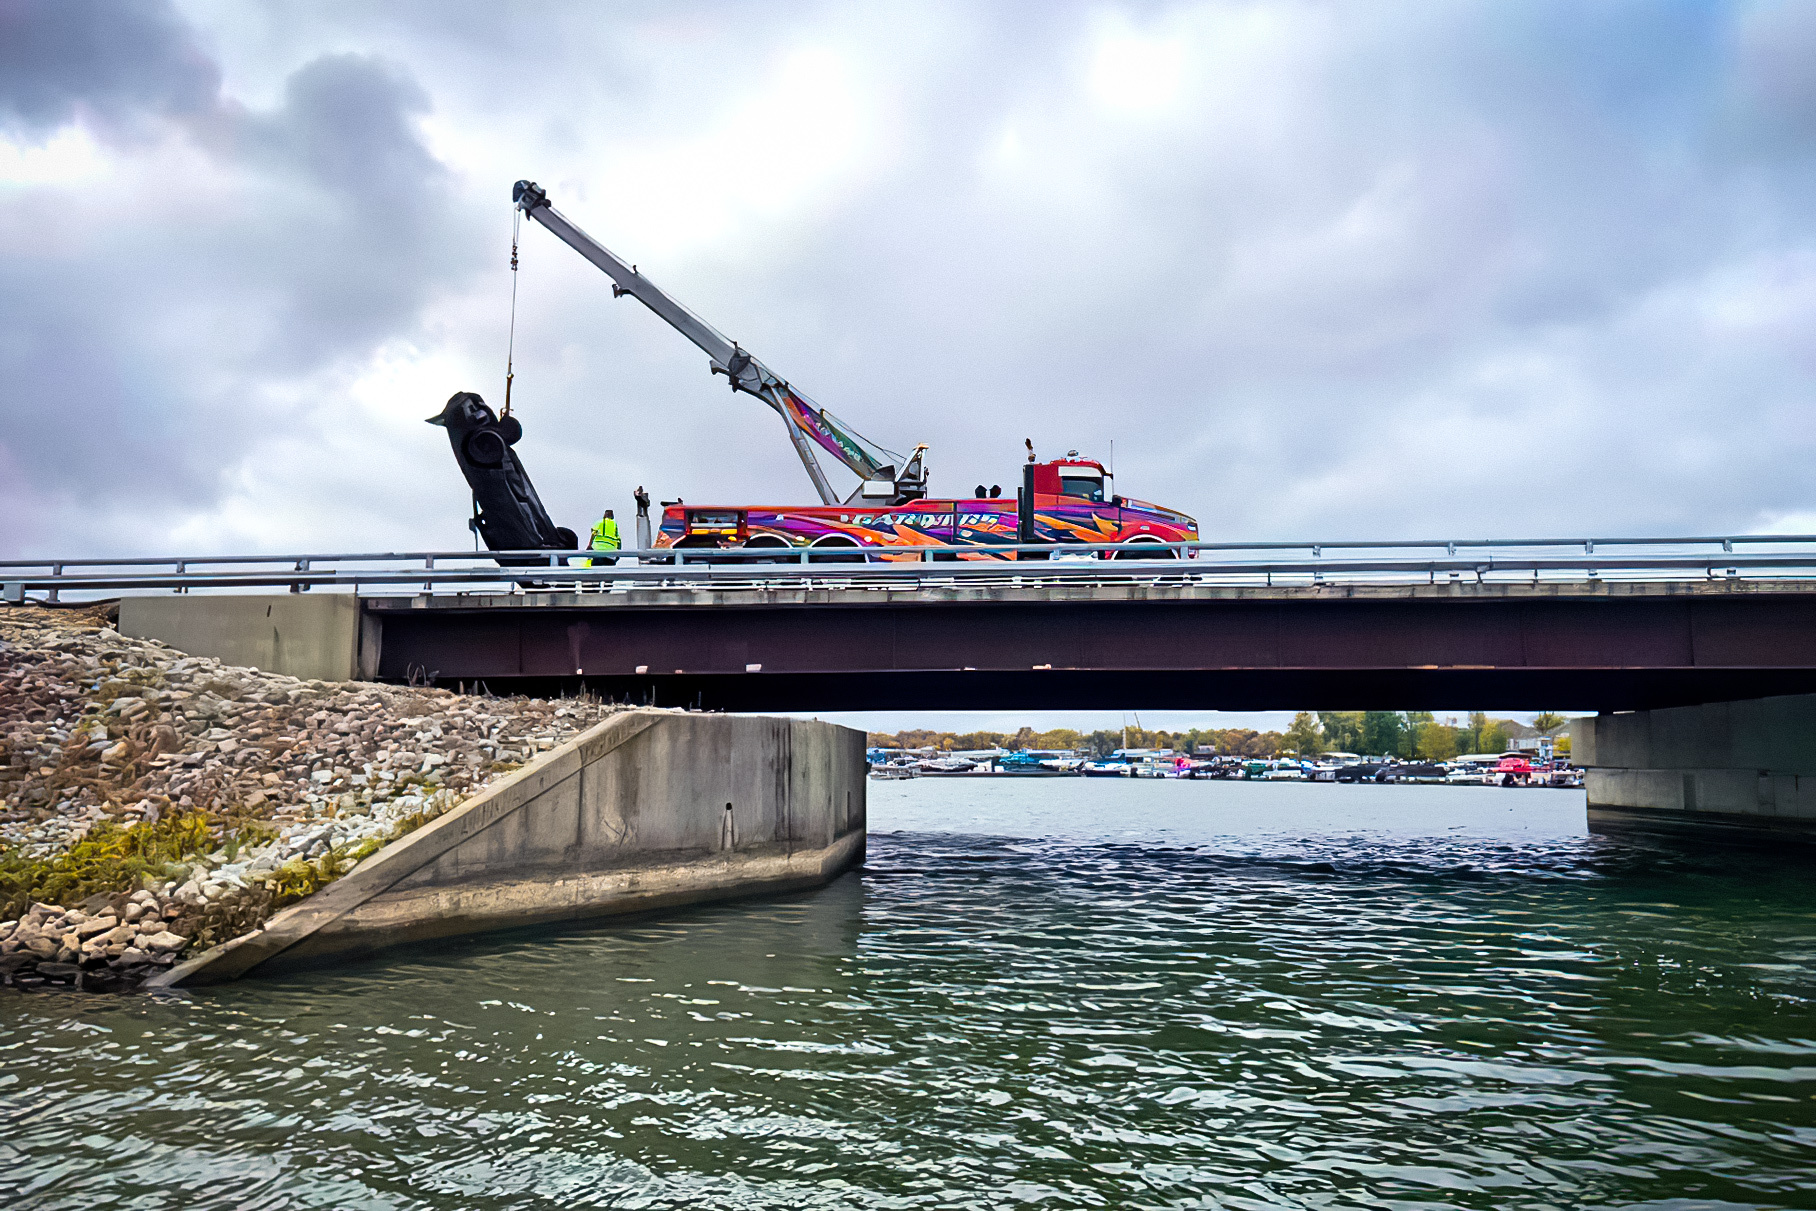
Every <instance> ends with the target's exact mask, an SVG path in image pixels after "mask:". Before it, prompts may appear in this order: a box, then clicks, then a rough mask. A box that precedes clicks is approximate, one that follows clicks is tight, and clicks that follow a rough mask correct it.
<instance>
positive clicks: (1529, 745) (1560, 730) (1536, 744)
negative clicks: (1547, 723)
mask: <svg viewBox="0 0 1816 1211" xmlns="http://www.w3.org/2000/svg"><path fill="white" fill-rule="evenodd" d="M1569 728H1570V725H1569V724H1567V723H1566V724H1562V725H1560V726H1558V727H1555V728H1553V729H1551V730H1550V731H1548V732H1541V731H1539V730H1538V729H1537V728H1535V727H1528V726H1527V725H1526V724H1524V723H1519V722H1516V721H1514V720H1511V719H1510V720H1508V721H1507V722H1506V723H1504V724H1503V725H1502V730H1503V731H1505V732H1506V733H1507V749H1508V751H1509V752H1515V753H1536V752H1538V751H1539V749H1540V747H1541V746H1544V745H1554V744H1556V743H1557V742H1558V738H1559V737H1561V736H1564V735H1567V734H1568V733H1569Z"/></svg>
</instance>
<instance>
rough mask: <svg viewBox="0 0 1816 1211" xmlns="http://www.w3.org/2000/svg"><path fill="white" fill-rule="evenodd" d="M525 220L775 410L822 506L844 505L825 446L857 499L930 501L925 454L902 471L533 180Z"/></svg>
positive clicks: (523, 187) (523, 185) (520, 195)
mask: <svg viewBox="0 0 1816 1211" xmlns="http://www.w3.org/2000/svg"><path fill="white" fill-rule="evenodd" d="M511 199H512V201H513V202H515V203H516V204H517V206H518V207H520V208H521V209H522V210H523V212H524V214H526V215H528V216H529V217H530V218H532V219H534V220H535V221H536V222H538V223H541V224H542V225H543V226H544V227H546V228H548V229H549V231H551V232H553V233H554V234H555V236H556V238H557V239H559V240H561V242H562V243H564V244H566V245H567V246H568V247H570V248H572V249H573V250H574V251H575V252H578V253H579V254H580V255H581V256H583V257H585V258H586V259H587V260H589V261H591V262H592V263H593V264H594V265H596V266H598V267H599V268H600V269H601V270H603V271H604V272H605V274H606V276H607V277H609V278H611V279H612V282H613V285H612V295H613V297H615V298H616V297H621V296H623V295H627V294H628V295H630V296H631V297H632V298H634V299H636V300H637V301H638V302H640V303H642V304H643V305H644V306H645V307H648V308H649V309H650V310H651V311H653V312H655V313H656V314H657V315H658V316H660V317H662V319H664V320H665V321H667V322H668V324H669V326H670V327H672V328H673V329H675V331H677V332H679V333H680V334H681V335H682V336H685V337H686V338H687V339H688V340H690V341H692V342H693V343H694V344H695V345H696V346H697V347H698V348H699V349H700V351H701V352H703V353H705V354H706V356H707V359H708V362H709V364H710V367H711V369H712V372H713V373H714V374H723V375H724V376H725V377H726V378H727V379H728V380H729V381H730V383H731V387H732V390H734V391H743V392H746V393H748V394H750V395H754V396H756V397H757V398H758V399H760V400H762V401H763V402H764V403H766V404H768V405H769V406H770V407H771V408H774V409H775V410H776V412H777V413H778V414H779V415H780V416H781V417H782V420H783V421H784V422H785V423H786V425H787V427H788V438H789V441H790V442H792V443H793V444H794V448H795V452H796V453H797V454H799V455H800V456H801V463H802V465H804V466H805V467H806V468H807V475H808V478H810V479H812V480H813V486H814V490H815V491H816V492H818V493H819V495H820V500H821V503H823V504H829V505H833V504H838V503H839V498H838V496H837V494H836V493H834V491H833V489H832V485H831V484H830V483H828V482H827V480H826V473H825V471H823V470H822V469H821V467H820V462H819V458H818V457H817V456H816V455H815V453H814V447H815V446H818V447H820V448H821V449H823V450H825V451H826V452H827V453H829V454H831V455H832V457H833V458H835V459H837V460H838V461H839V462H840V463H841V464H843V465H844V466H845V467H847V468H849V469H850V470H851V471H852V472H854V473H855V474H856V475H857V476H858V478H859V479H860V480H862V481H863V482H862V483H860V484H859V485H858V488H857V490H856V491H854V492H853V493H852V495H851V499H853V500H855V499H856V498H857V497H858V495H859V494H860V493H861V494H863V495H866V496H870V495H876V494H878V489H879V488H880V487H881V485H882V483H883V482H884V481H887V482H888V483H889V485H890V491H889V495H890V496H891V498H892V499H896V500H912V499H915V498H917V497H919V496H921V495H924V494H925V491H926V472H925V470H924V469H923V467H922V464H921V456H920V452H919V451H918V450H917V451H916V452H915V454H914V455H913V456H912V457H911V458H910V459H909V460H908V461H907V465H906V466H902V465H901V464H902V460H901V458H900V457H899V456H897V455H894V454H892V453H891V452H890V451H888V450H885V449H883V448H882V447H880V446H877V445H876V444H875V443H873V442H870V441H868V440H866V439H865V438H863V437H861V436H860V435H858V434H857V433H856V432H854V431H853V430H851V429H850V428H848V427H847V426H845V425H844V424H843V423H842V422H840V421H839V420H838V418H836V417H834V416H832V415H830V414H829V413H827V411H826V410H825V409H824V408H821V407H819V406H817V405H816V404H814V402H813V401H812V400H810V399H808V398H807V397H806V396H804V395H802V394H801V393H800V392H798V391H796V390H795V389H794V388H793V387H791V386H789V385H788V382H787V381H786V380H785V379H782V378H780V377H779V376H777V375H776V374H775V373H774V372H773V371H771V370H770V369H769V367H767V366H765V365H764V364H763V363H762V362H760V361H758V360H757V359H756V358H755V357H753V356H751V354H750V353H749V352H747V351H746V350H744V349H743V348H742V347H740V346H739V344H738V343H737V342H736V341H733V340H730V339H728V338H727V337H726V336H725V334H724V333H722V332H720V331H719V330H718V329H717V328H714V327H713V326H712V325H711V324H709V323H707V322H706V321H705V320H703V319H701V318H700V317H699V316H697V315H695V314H694V313H693V312H692V311H689V310H688V309H687V308H686V307H685V306H683V305H682V304H681V303H680V302H679V301H678V300H676V299H675V298H674V297H673V296H671V295H670V294H669V293H668V292H667V291H665V290H663V289H662V288H661V287H660V286H657V285H656V284H655V283H654V282H652V281H650V280H649V278H647V277H645V276H644V275H643V274H641V273H639V272H638V271H637V267H636V266H635V265H632V264H628V263H626V262H625V261H624V260H623V259H622V258H621V257H619V256H618V255H617V254H616V253H614V252H612V250H611V249H609V248H607V247H606V246H605V245H603V244H601V243H600V242H599V241H597V240H595V239H594V238H593V237H592V236H590V235H588V234H587V233H586V232H584V231H582V230H581V229H580V228H579V227H577V226H575V225H574V223H573V222H571V221H570V220H569V219H568V218H567V216H565V215H563V214H562V213H561V212H560V211H559V210H556V209H555V208H554V207H553V206H552V205H550V204H549V197H548V193H547V192H546V191H545V190H543V189H542V188H541V187H539V186H538V185H536V184H535V183H534V182H533V181H519V182H517V185H516V187H515V189H513V191H512V194H511Z"/></svg>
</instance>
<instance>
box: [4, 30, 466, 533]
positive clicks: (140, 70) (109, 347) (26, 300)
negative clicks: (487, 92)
mask: <svg viewBox="0 0 1816 1211" xmlns="http://www.w3.org/2000/svg"><path fill="white" fill-rule="evenodd" d="M32 8H33V9H34V10H35V11H33V12H31V13H29V14H28V15H30V16H32V17H33V18H35V24H34V23H33V22H28V23H27V24H28V25H29V26H30V27H31V28H30V29H28V31H27V32H28V34H29V37H28V39H27V41H28V43H29V44H30V45H31V46H33V47H35V48H37V49H39V50H41V51H43V52H45V55H46V57H47V58H49V59H53V60H54V59H57V58H58V56H59V55H60V56H61V60H62V61H63V62H65V63H72V64H75V65H77V68H78V69H77V70H72V71H71V72H69V73H68V75H67V76H59V77H57V80H58V84H57V87H58V89H59V90H60V91H57V92H56V93H55V94H54V95H53V94H51V93H49V92H47V90H46V88H45V87H41V86H39V85H36V84H30V85H28V86H23V87H19V88H9V100H10V101H12V102H13V112H14V113H15V114H17V115H20V116H22V117H30V118H31V119H32V120H33V121H34V122H36V123H38V125H36V126H35V127H34V131H35V134H36V136H37V137H38V138H40V139H42V138H44V137H46V136H47V135H49V134H50V133H53V132H54V130H55V128H56V123H57V122H59V121H61V122H64V123H68V122H72V121H78V120H81V121H85V122H88V121H91V120H92V119H93V118H94V117H95V116H96V115H99V116H100V117H101V118H104V119H105V122H106V125H107V129H108V130H109V131H114V130H120V129H131V130H133V131H134V132H135V134H136V136H137V139H138V150H137V151H136V152H132V153H129V155H131V156H145V157H151V156H165V157H168V158H170V159H173V160H178V161H186V167H185V169H184V171H183V173H182V174H181V175H174V174H173V175H171V176H169V177H167V178H162V179H160V178H157V177H155V176H154V177H153V178H151V179H149V180H148V179H145V178H143V177H141V178H139V179H138V180H136V181H135V182H134V186H133V187H134V189H135V191H136V193H135V196H134V197H132V198H131V199H129V200H128V204H127V205H125V206H122V205H121V204H120V202H121V199H119V198H117V197H115V196H114V195H113V194H112V192H111V191H110V190H107V189H105V188H101V189H96V190H92V191H90V190H84V189H82V188H81V187H75V188H69V189H59V190H54V191H49V192H48V193H47V194H39V195H36V196H34V194H33V193H31V192H23V193H22V192H18V191H15V192H13V193H12V195H11V196H10V197H8V196H5V195H0V214H4V215H5V217H6V222H7V224H8V227H9V230H14V231H20V232H23V231H27V230H33V229H35V230H38V231H40V232H48V233H49V235H50V238H48V239H46V240H44V241H42V242H41V243H40V244H38V245H36V246H33V245H27V244H25V243H20V244H17V245H15V246H13V247H10V248H9V249H8V250H7V254H6V255H5V256H4V257H0V329H3V330H4V331H5V332H6V333H7V339H6V340H5V341H4V342H3V343H0V373H3V374H4V375H5V378H6V381H7V382H8V383H9V384H10V386H11V389H12V390H13V392H14V393H15V398H17V399H19V400H21V401H24V402H25V406H23V407H22V408H20V409H19V411H18V414H17V415H16V417H15V419H14V423H13V424H12V425H11V426H9V432H7V433H6V434H4V435H0V445H3V446H4V448H5V463H4V464H0V465H5V466H6V467H7V475H6V477H5V480H4V481H0V491H3V492H4V494H5V496H6V497H8V498H10V499H9V500H8V502H7V503H8V504H9V505H11V506H12V508H13V510H14V516H15V518H16V519H17V520H18V522H19V523H20V524H19V526H18V528H17V529H15V530H14V536H15V538H14V541H15V542H21V543H23V542H30V541H31V539H32V536H33V534H34V532H35V533H36V534H38V535H42V536H52V535H72V536H76V535H79V536H81V539H80V540H81V541H83V543H84V545H88V544H92V543H95V542H100V543H103V544H105V545H106V546H108V547H111V548H119V547H122V546H124V547H128V548H131V547H137V548H139V549H144V548H146V547H150V548H158V549H162V548H164V547H165V546H166V545H167V540H166V539H165V538H163V537H161V536H160V532H161V531H163V530H165V529H167V528H168V527H169V526H170V525H171V524H173V523H174V522H175V521H176V520H177V519H179V518H181V517H182V516H183V515H184V514H185V513H186V512H189V511H192V510H195V509H198V508H201V509H206V508H208V507H210V506H211V505H212V504H213V503H214V502H217V501H219V500H220V499H221V498H222V497H223V496H224V495H225V494H227V493H230V492H232V491H233V490H234V489H235V486H236V481H237V480H238V479H239V478H240V476H241V475H242V473H243V471H244V460H245V459H246V458H248V457H250V456H252V455H251V452H252V451H253V450H255V449H256V448H257V447H259V446H261V445H263V444H268V443H270V442H272V441H273V440H276V439H283V438H285V437H286V436H291V435H297V434H303V433H307V432H308V431H309V430H311V429H312V428H313V427H316V426H318V425H319V424H320V423H321V422H320V418H319V416H318V415H317V408H316V407H315V404H316V401H315V400H313V399H311V398H310V396H309V386H308V383H309V380H310V379H311V377H312V376H320V375H323V374H328V375H330V377H332V374H333V371H334V368H335V367H336V365H337V364H339V363H340V362H341V361H342V360H343V359H346V358H349V357H361V356H364V355H365V354H367V353H369V351H370V350H371V349H372V348H373V347H374V346H375V345H377V344H382V343H383V342H384V341H386V340H389V339H393V338H396V337H398V336H400V335H407V334H409V333H410V332H412V331H413V330H414V326H415V324H416V323H417V321H418V318H419V315H420V312H421V308H422V307H423V305H424V303H425V301H426V300H428V299H429V298H430V297H432V296H433V295H434V294H435V293H436V292H437V291H438V290H440V289H443V288H445V287H446V286H448V285H449V284H450V283H451V282H454V281H457V280H458V279H459V278H460V277H461V276H462V275H463V274H466V273H469V272H470V270H471V266H472V260H471V258H470V257H463V256H461V255H460V254H459V252H458V251H454V252H452V253H451V252H450V248H453V249H456V250H458V248H459V247H460V246H461V245H462V244H463V243H464V242H465V241H464V240H463V238H462V236H461V235H460V234H459V227H460V223H461V221H462V220H461V217H460V214H459V206H458V203H457V200H456V199H455V198H454V196H453V193H452V190H451V189H450V185H449V179H448V173H447V170H446V169H445V168H444V167H443V166H442V165H441V164H440V163H439V162H438V161H437V160H436V159H435V158H434V157H433V156H432V155H431V154H430V153H429V151H428V150H427V148H426V147H425V145H424V143H423V141H422V137H421V135H420V134H419V133H418V131H417V128H416V126H415V122H416V120H417V119H418V118H419V117H420V116H421V115H423V114H424V113H426V112H427V111H428V109H429V101H428V97H427V95H426V94H425V93H424V92H423V90H422V89H421V88H420V86H418V85H417V84H416V83H415V82H414V81H413V80H412V79H411V77H410V76H409V74H408V72H406V71H404V70H403V69H402V68H400V67H398V66H397V65H396V64H393V63H389V62H386V61H384V60H382V59H378V58H375V57H371V56H364V55H357V54H335V55H323V56H319V57H316V58H313V59H311V60H309V61H307V62H306V63H304V64H303V65H302V66H300V67H298V68H297V69H296V70H295V71H293V72H291V73H290V74H289V76H288V79H287V80H286V81H285V85H284V88H283V94H282V99H281V101H280V102H279V103H278V104H277V105H276V106H275V107H273V108H270V109H266V110H260V109H251V108H247V107H245V106H243V105H240V104H238V103H236V102H233V101H231V100H228V99H225V98H222V97H221V96H219V95H218V94H217V93H212V92H210V91H209V89H211V88H213V87H214V85H213V84H212V83H210V82H215V81H218V79H219V77H220V71H219V68H218V66H217V65H216V64H214V63H213V62H211V61H208V60H206V59H200V58H198V55H199V52H198V51H197V49H196V48H197V46H198V45H199V41H200V39H199V38H198V37H197V36H196V35H195V33H194V31H192V30H188V29H187V28H186V27H184V26H183V25H182V24H181V23H180V22H179V21H178V20H177V18H176V17H175V16H174V15H173V14H172V13H171V11H170V10H169V9H168V7H167V6H152V5H136V6H132V7H131V8H130V9H129V10H128V11H126V12H125V14H124V15H125V17H126V18H127V20H125V21H123V22H122V25H123V26H124V29H123V30H120V29H114V28H112V22H111V21H109V20H108V19H107V17H108V15H109V12H111V6H98V8H99V9H101V10H105V11H97V9H96V8H91V7H89V6H69V7H68V9H67V10H66V9H65V7H64V6H60V5H58V6H53V5H42V6H32ZM122 38H124V39H126V46H127V48H128V49H130V50H131V52H132V53H130V54H128V53H126V50H125V49H122V47H121V45H120V43H121V39H122ZM53 50H55V51H56V52H57V53H56V54H52V53H51V52H52V51H53ZM185 148H187V149H189V150H188V151H187V152H186V151H185ZM195 152H200V153H201V154H202V155H203V156H204V157H205V158H204V159H202V160H200V161H198V160H196V159H195V155H194V153H195ZM129 165H130V160H129V159H127V160H122V161H121V166H122V167H127V166H129ZM47 196H48V197H50V198H54V201H55V209H54V212H53V214H52V216H51V217H50V218H48V219H45V218H38V219H34V218H33V212H34V211H39V212H42V208H43V204H44V202H45V200H46V197H47ZM122 517H123V518H129V519H131V520H130V523H129V524H130V525H132V526H144V527H145V529H143V530H136V529H127V530H123V529H122V528H121V527H120V525H119V524H118V522H117V521H114V520H113V519H116V518H122ZM110 523H111V524H110ZM42 540H43V539H42V538H41V539H40V541H42Z"/></svg>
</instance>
